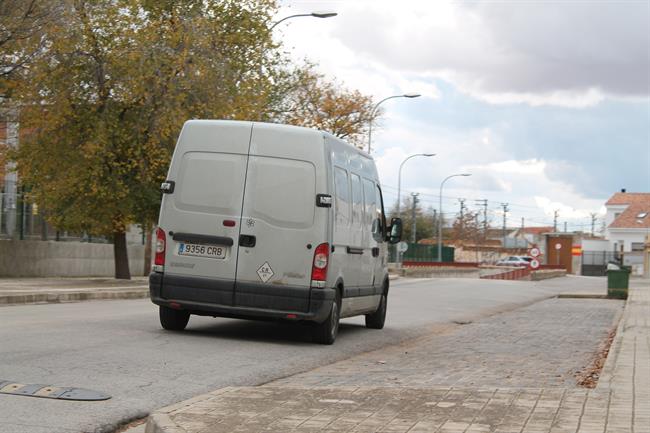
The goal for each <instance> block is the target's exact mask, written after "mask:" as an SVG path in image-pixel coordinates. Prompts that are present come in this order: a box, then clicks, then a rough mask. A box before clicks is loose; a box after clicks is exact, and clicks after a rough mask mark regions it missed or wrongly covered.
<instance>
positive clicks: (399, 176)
mask: <svg viewBox="0 0 650 433" xmlns="http://www.w3.org/2000/svg"><path fill="white" fill-rule="evenodd" d="M392 97H393V98H394V96H392ZM380 104H381V102H380ZM377 105H379V104H377ZM416 156H425V157H427V158H428V157H431V156H436V154H435V153H415V154H413V155H410V156H407V157H406V158H404V161H402V163H401V164H400V165H399V172H398V174H397V217H398V218H399V217H400V206H401V204H400V200H401V194H402V167H403V166H404V163H405V162H406V161H408V160H409V159H411V158H415V157H416ZM397 254H398V257H397V263H401V262H402V261H401V260H400V257H399V255H400V253H399V252H398V253H397Z"/></svg>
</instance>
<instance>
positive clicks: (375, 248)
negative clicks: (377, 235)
mask: <svg viewBox="0 0 650 433" xmlns="http://www.w3.org/2000/svg"><path fill="white" fill-rule="evenodd" d="M372 256H373V257H379V247H374V248H373V249H372Z"/></svg>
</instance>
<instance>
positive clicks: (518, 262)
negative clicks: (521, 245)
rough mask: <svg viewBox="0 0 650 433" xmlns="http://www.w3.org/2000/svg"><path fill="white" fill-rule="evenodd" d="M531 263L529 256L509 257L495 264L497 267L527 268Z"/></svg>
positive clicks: (531, 259)
mask: <svg viewBox="0 0 650 433" xmlns="http://www.w3.org/2000/svg"><path fill="white" fill-rule="evenodd" d="M532 261H533V258H532V257H529V256H510V257H507V258H505V259H501V260H499V261H498V262H497V266H529V265H530V262H532Z"/></svg>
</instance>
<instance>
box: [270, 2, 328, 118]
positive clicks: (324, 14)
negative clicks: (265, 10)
mask: <svg viewBox="0 0 650 433" xmlns="http://www.w3.org/2000/svg"><path fill="white" fill-rule="evenodd" d="M337 15H338V13H336V12H333V11H316V12H311V13H308V14H294V15H289V16H286V17H284V18H282V19H280V20H278V21H276V22H274V23H273V24H271V27H269V33H271V32H273V29H274V28H275V27H276V26H277V25H278V24H280V23H282V22H284V21H286V20H289V19H291V18H298V17H314V18H331V17H335V16H337ZM264 49H265V47H264V44H262V52H261V54H262V55H263V54H264ZM262 69H263V66H262V63H260V70H259V73H260V77H261V76H262ZM258 111H259V113H258V120H259V121H260V122H261V121H262V120H263V116H264V114H263V110H262V107H260V109H259V110H258Z"/></svg>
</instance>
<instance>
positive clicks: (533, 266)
mask: <svg viewBox="0 0 650 433" xmlns="http://www.w3.org/2000/svg"><path fill="white" fill-rule="evenodd" d="M530 267H531V269H537V268H539V260H537V259H533V260H531V261H530Z"/></svg>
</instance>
